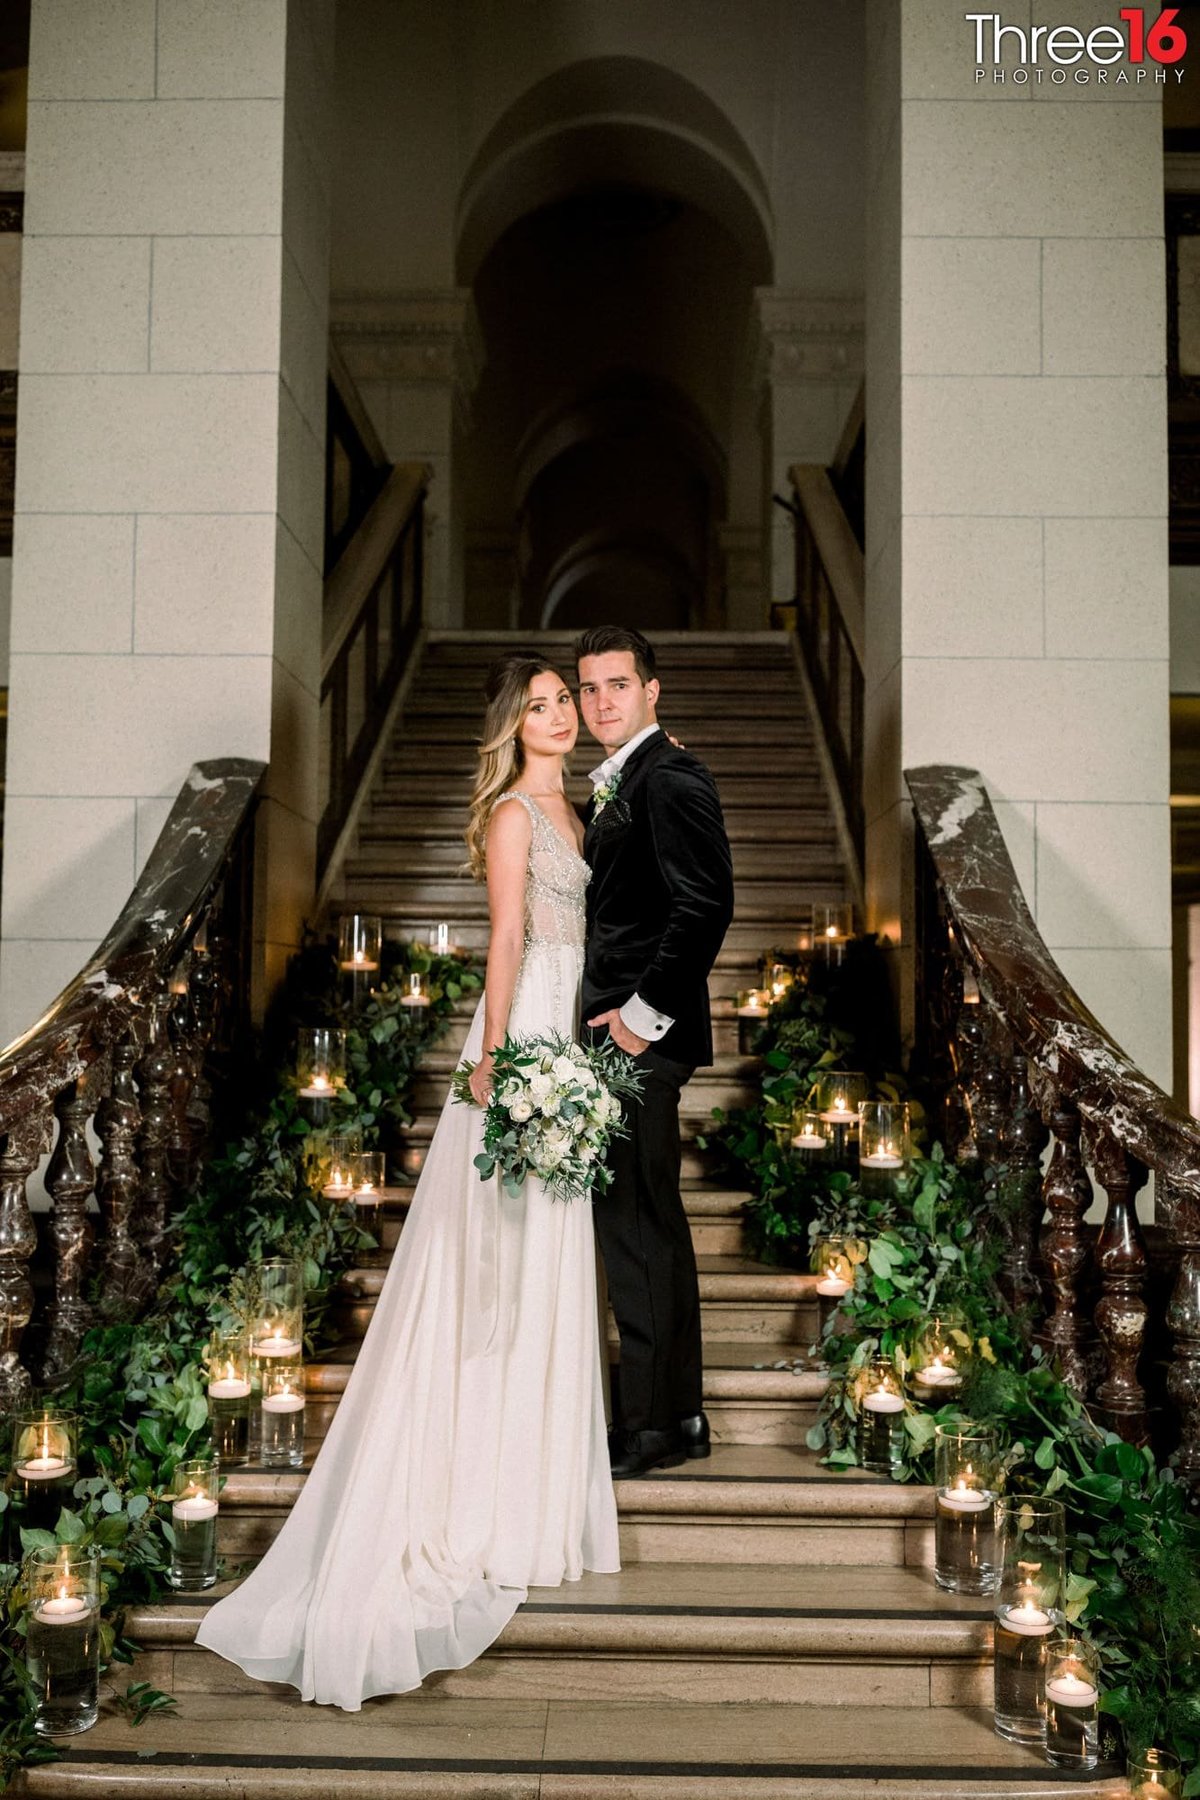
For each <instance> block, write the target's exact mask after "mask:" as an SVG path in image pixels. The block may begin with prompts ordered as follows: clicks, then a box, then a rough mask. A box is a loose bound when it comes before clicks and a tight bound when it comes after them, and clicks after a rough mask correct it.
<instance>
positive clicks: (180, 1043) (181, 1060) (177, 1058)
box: [167, 987, 196, 1188]
mask: <svg viewBox="0 0 1200 1800" xmlns="http://www.w3.org/2000/svg"><path fill="white" fill-rule="evenodd" d="M191 1014H192V1008H191V1001H190V1000H189V998H188V993H187V989H186V987H185V988H184V989H183V990H182V991H181V992H177V993H173V994H172V997H171V1007H170V1011H169V1013H168V1015H167V1038H168V1041H169V1043H170V1046H171V1080H170V1084H169V1086H170V1093H171V1128H170V1133H169V1135H168V1139H167V1162H168V1166H169V1168H170V1171H171V1179H172V1180H173V1181H174V1183H175V1185H176V1187H178V1188H186V1187H187V1185H188V1183H189V1181H190V1179H191V1173H192V1143H191V1133H190V1130H189V1126H188V1102H189V1101H190V1099H191V1094H192V1084H193V1082H194V1081H195V1079H196V1054H195V1045H194V1043H193V1040H192V1016H191Z"/></svg>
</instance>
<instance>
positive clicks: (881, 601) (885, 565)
mask: <svg viewBox="0 0 1200 1800" xmlns="http://www.w3.org/2000/svg"><path fill="white" fill-rule="evenodd" d="M903 541H904V532H903V527H902V525H901V522H900V520H899V519H898V518H893V519H892V521H891V524H890V526H889V527H888V528H887V529H886V531H884V532H881V533H879V534H877V536H876V537H875V538H874V539H873V540H870V539H869V542H870V545H871V551H872V554H871V558H870V561H869V562H868V564H867V578H866V596H867V597H866V607H865V613H866V619H867V626H866V636H867V644H866V659H865V667H864V670H863V673H864V676H865V679H866V682H867V686H868V687H876V686H878V684H879V682H880V681H881V680H882V679H883V677H884V675H885V674H886V673H887V671H888V670H889V669H890V668H892V667H893V666H894V665H895V663H896V661H897V659H898V658H899V655H900V627H901V618H900V596H901V593H902V591H903V580H902V568H903V564H902V557H901V546H902V544H903Z"/></svg>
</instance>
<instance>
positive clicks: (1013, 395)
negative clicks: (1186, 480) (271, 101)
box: [902, 375, 1167, 518]
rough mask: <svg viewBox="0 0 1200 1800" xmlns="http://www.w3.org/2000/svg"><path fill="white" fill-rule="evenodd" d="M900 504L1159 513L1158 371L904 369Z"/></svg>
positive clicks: (936, 508) (1161, 418)
mask: <svg viewBox="0 0 1200 1800" xmlns="http://www.w3.org/2000/svg"><path fill="white" fill-rule="evenodd" d="M903 443H904V462H903V470H902V479H903V504H904V510H905V512H906V513H975V514H1002V513H1024V514H1031V515H1032V516H1034V517H1035V518H1036V517H1041V516H1050V515H1053V514H1055V513H1062V514H1068V515H1071V516H1073V517H1078V518H1097V517H1099V518H1104V517H1109V516H1120V517H1124V518H1129V517H1133V518H1137V517H1142V518H1147V517H1149V518H1158V517H1161V516H1162V515H1163V514H1164V513H1165V511H1166V491H1167V490H1166V482H1167V434H1166V394H1165V388H1164V384H1163V382H1162V380H1161V379H1154V378H1152V377H1148V376H1135V377H1133V378H1130V379H1116V378H1113V379H1111V380H1105V379H1102V378H1099V377H1097V378H1084V379H1080V380H1077V381H1047V380H1036V379H1022V378H1019V377H1012V378H1009V377H1004V376H978V377H973V376H961V377H956V378H955V377H947V378H943V377H940V376H933V375H914V376H910V377H906V378H905V382H904V440H903Z"/></svg>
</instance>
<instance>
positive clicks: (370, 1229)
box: [351, 1150, 384, 1263]
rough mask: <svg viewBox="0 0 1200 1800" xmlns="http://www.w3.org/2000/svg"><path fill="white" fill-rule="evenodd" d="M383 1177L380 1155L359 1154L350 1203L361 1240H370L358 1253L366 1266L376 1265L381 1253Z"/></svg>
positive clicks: (364, 1152) (372, 1153)
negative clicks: (362, 1236)
mask: <svg viewBox="0 0 1200 1800" xmlns="http://www.w3.org/2000/svg"><path fill="white" fill-rule="evenodd" d="M383 1176H384V1153H383V1151H382V1150H363V1151H361V1152H360V1154H359V1157H358V1161H357V1164H356V1179H355V1183H354V1192H353V1194H352V1195H351V1201H352V1203H353V1206H354V1222H355V1224H356V1225H357V1226H358V1229H359V1230H360V1231H361V1232H362V1233H363V1235H364V1237H366V1238H368V1239H370V1242H369V1243H364V1244H363V1245H362V1246H361V1247H360V1249H359V1252H358V1255H359V1256H360V1257H361V1259H362V1260H363V1262H366V1263H373V1262H374V1261H376V1260H377V1258H378V1256H379V1254H380V1252H381V1251H382V1249H383Z"/></svg>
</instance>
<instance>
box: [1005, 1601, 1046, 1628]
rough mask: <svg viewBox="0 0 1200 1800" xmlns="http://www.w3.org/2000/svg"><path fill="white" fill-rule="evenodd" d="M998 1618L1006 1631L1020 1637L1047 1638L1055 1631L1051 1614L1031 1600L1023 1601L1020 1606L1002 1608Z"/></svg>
mask: <svg viewBox="0 0 1200 1800" xmlns="http://www.w3.org/2000/svg"><path fill="white" fill-rule="evenodd" d="M997 1617H998V1618H999V1621H1000V1623H1001V1625H1003V1626H1004V1628H1005V1630H1007V1631H1015V1632H1016V1633H1017V1635H1018V1636H1019V1637H1045V1636H1046V1634H1047V1632H1050V1631H1053V1630H1054V1620H1053V1619H1052V1618H1051V1617H1050V1614H1049V1613H1047V1612H1043V1611H1042V1609H1041V1607H1040V1606H1035V1605H1034V1604H1033V1602H1032V1601H1031V1600H1022V1602H1021V1604H1020V1606H1008V1607H1001V1609H1000V1612H999V1613H998V1615H997Z"/></svg>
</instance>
